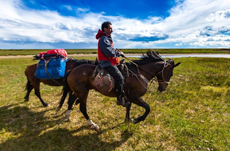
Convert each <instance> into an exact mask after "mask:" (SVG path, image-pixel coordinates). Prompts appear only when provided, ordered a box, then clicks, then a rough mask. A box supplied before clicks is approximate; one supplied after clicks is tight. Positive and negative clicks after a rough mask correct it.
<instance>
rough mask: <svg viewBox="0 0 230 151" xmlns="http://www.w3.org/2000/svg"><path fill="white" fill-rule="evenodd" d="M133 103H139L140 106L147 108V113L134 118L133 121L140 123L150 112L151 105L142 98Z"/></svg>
mask: <svg viewBox="0 0 230 151" xmlns="http://www.w3.org/2000/svg"><path fill="white" fill-rule="evenodd" d="M133 103H135V104H137V105H138V106H141V107H143V108H145V113H144V114H143V115H142V116H139V117H138V118H135V119H132V121H133V123H134V124H136V123H139V122H140V121H144V120H145V118H146V117H147V115H148V114H149V112H150V106H149V105H148V104H147V103H146V102H145V101H144V100H143V99H142V98H141V97H139V98H137V99H134V100H133Z"/></svg>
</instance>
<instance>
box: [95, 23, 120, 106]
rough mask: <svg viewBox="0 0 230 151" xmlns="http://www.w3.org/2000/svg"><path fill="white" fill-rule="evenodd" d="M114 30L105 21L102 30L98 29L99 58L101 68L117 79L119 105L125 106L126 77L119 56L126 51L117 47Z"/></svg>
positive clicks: (116, 87)
mask: <svg viewBox="0 0 230 151" xmlns="http://www.w3.org/2000/svg"><path fill="white" fill-rule="evenodd" d="M112 32H113V29H112V24H111V22H104V23H102V25H101V30H100V29H99V30H98V33H97V35H96V39H98V60H99V65H100V67H101V68H104V69H105V70H106V71H108V72H109V74H110V75H112V76H113V77H114V79H115V81H116V84H115V89H116V96H117V105H123V106H125V94H124V88H123V84H124V77H123V75H122V74H121V72H120V71H119V69H118V68H117V65H118V63H119V59H118V57H120V56H121V57H124V53H123V52H121V51H120V50H119V49H115V48H114V46H113V41H112V37H111V33H112Z"/></svg>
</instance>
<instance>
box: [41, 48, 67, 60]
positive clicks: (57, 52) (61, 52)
mask: <svg viewBox="0 0 230 151" xmlns="http://www.w3.org/2000/svg"><path fill="white" fill-rule="evenodd" d="M52 54H53V55H57V56H61V55H62V56H63V57H64V58H67V57H68V55H67V52H66V50H65V49H52V50H49V51H47V52H40V53H39V55H38V57H39V58H42V59H43V58H44V57H46V56H49V55H52Z"/></svg>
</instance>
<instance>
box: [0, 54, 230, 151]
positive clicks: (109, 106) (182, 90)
mask: <svg viewBox="0 0 230 151" xmlns="http://www.w3.org/2000/svg"><path fill="white" fill-rule="evenodd" d="M79 59H80V58H79ZM90 59H95V58H90ZM174 60H175V62H179V61H180V62H182V64H181V65H179V66H178V67H176V68H175V70H174V76H173V77H172V79H171V82H170V84H169V86H168V88H167V90H166V91H165V92H163V93H160V92H157V85H156V83H155V82H154V83H153V84H152V85H150V87H149V90H148V92H147V93H146V94H145V96H144V97H143V99H144V100H145V101H146V102H147V103H148V104H149V105H150V107H151V112H150V114H149V115H148V116H147V118H146V120H145V121H143V122H141V123H138V124H136V125H134V124H132V123H124V118H125V109H124V108H123V107H120V106H117V105H116V100H115V98H109V97H105V96H103V95H101V94H99V93H98V92H96V91H93V90H92V91H90V94H89V97H88V104H87V109H88V114H89V116H90V117H91V119H92V120H93V121H94V122H95V123H97V124H98V125H99V126H100V131H101V132H100V133H99V134H98V133H96V132H95V131H94V130H92V129H91V128H89V127H88V125H87V122H86V120H85V118H84V117H83V115H82V114H81V112H80V111H79V106H74V109H73V111H72V114H71V121H70V122H67V121H66V120H65V116H64V113H65V111H66V109H67V103H65V104H64V106H63V108H62V110H61V111H60V112H59V113H58V114H57V115H56V114H55V109H56V107H57V105H58V101H59V99H60V97H61V96H60V92H61V87H50V86H46V85H44V84H42V85H41V93H42V97H43V99H44V100H45V101H46V102H47V103H49V106H48V107H46V108H44V107H42V105H41V103H40V102H39V99H38V98H37V97H36V96H35V95H34V91H32V93H31V96H30V101H29V102H24V100H23V97H24V95H25V93H26V92H25V91H24V88H25V87H24V86H25V84H26V77H25V76H24V69H25V68H26V66H27V65H29V64H33V63H37V61H33V60H32V58H31V59H0V150H4V151H12V150H18V151H24V150H27V151H29V150H31V151H36V150H55V151H57V150H60V151H62V150H66V151H68V150H70V151H72V150H98V151H101V150H109V151H110V150H116V151H120V150H141V151H142V150H151V151H152V150H170V151H171V150H214V151H215V150H226V151H227V150H230V112H229V111H230V70H229V69H230V59H224V58H219V59H218V58H175V59H174ZM66 102H67V101H66ZM143 112H144V110H143V109H142V108H140V107H138V106H136V105H132V108H131V117H132V118H135V117H137V116H139V115H141V114H143Z"/></svg>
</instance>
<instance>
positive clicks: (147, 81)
mask: <svg viewBox="0 0 230 151" xmlns="http://www.w3.org/2000/svg"><path fill="white" fill-rule="evenodd" d="M124 58H125V59H127V60H129V61H130V62H131V63H132V64H134V65H135V66H136V67H137V69H141V70H142V71H144V72H145V73H147V74H148V75H150V76H151V79H154V80H155V81H157V80H156V78H154V77H155V76H154V75H152V74H150V73H149V72H147V71H146V70H144V69H143V68H141V67H140V66H139V65H138V64H136V63H135V62H133V61H132V60H131V59H129V58H127V57H126V56H124ZM166 66H167V62H166V61H165V60H164V66H163V69H162V70H161V71H160V72H158V73H157V75H158V74H160V73H162V80H158V83H159V84H164V83H168V82H167V81H165V80H164V75H163V73H164V69H165V67H166ZM128 70H129V72H131V73H132V74H133V75H134V76H135V77H136V78H137V80H138V81H139V82H140V83H141V85H142V87H144V88H145V89H147V87H145V86H143V84H142V82H141V81H140V79H139V78H138V75H137V74H135V73H133V72H132V71H131V70H130V69H128ZM138 72H139V71H138ZM139 75H140V77H141V78H142V79H143V80H144V81H145V83H147V84H148V83H149V80H148V79H146V78H145V76H143V75H142V74H140V73H139ZM150 81H152V80H150ZM151 84H152V82H151V83H150V84H149V86H150V85H151Z"/></svg>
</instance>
